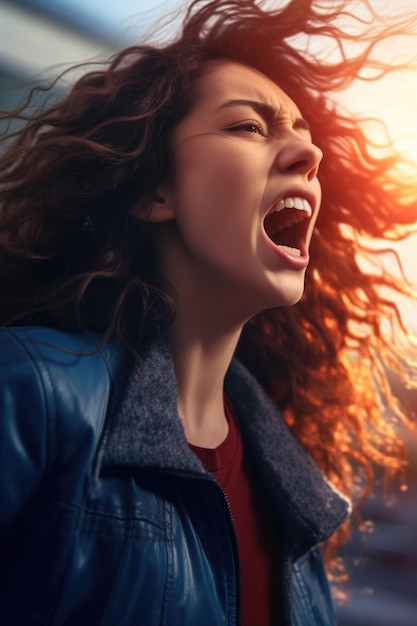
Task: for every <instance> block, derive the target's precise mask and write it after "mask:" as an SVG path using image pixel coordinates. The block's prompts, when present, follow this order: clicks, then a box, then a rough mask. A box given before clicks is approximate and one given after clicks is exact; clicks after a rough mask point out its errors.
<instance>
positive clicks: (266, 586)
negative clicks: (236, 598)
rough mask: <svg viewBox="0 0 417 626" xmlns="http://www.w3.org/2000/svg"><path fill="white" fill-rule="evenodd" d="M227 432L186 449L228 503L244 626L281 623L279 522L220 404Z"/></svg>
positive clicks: (233, 424)
mask: <svg viewBox="0 0 417 626" xmlns="http://www.w3.org/2000/svg"><path fill="white" fill-rule="evenodd" d="M225 408H226V416H227V419H228V422H229V432H228V435H227V437H226V439H225V441H224V442H223V443H222V444H220V446H218V447H217V448H214V449H209V448H200V447H198V446H194V445H191V444H189V445H190V448H191V449H192V450H193V452H194V453H195V454H196V455H197V457H198V458H199V459H200V461H201V462H202V464H203V465H204V467H205V468H206V469H207V470H208V471H209V472H210V473H211V474H212V475H213V476H214V478H215V479H216V481H217V482H218V483H219V485H220V486H221V487H222V488H223V490H224V492H225V493H226V495H227V498H228V500H229V504H230V508H231V510H232V515H233V520H234V523H235V528H236V534H237V541H238V545H239V553H240V571H241V581H240V582H241V589H242V619H243V626H277V625H279V624H281V623H283V619H282V601H281V549H280V548H281V546H280V539H279V533H278V524H277V521H276V518H275V516H274V514H273V512H272V510H271V506H270V504H269V502H268V501H267V498H266V496H265V494H264V492H263V490H262V489H261V486H260V481H259V480H258V477H257V475H256V472H255V468H254V467H253V464H252V462H251V459H250V457H249V455H248V454H247V453H245V452H244V450H243V444H242V437H241V434H240V430H239V425H238V422H237V419H236V416H235V413H234V411H233V408H232V406H231V404H230V402H229V401H228V400H227V399H226V401H225Z"/></svg>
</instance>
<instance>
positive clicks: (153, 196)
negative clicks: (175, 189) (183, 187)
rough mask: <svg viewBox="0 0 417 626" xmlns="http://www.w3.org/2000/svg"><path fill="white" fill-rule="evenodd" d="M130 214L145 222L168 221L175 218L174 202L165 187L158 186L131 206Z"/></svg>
mask: <svg viewBox="0 0 417 626" xmlns="http://www.w3.org/2000/svg"><path fill="white" fill-rule="evenodd" d="M131 214H132V216H133V217H135V218H137V219H140V220H144V221H146V222H153V223H158V222H169V221H171V220H174V219H175V210H174V203H173V201H172V198H171V194H170V193H169V192H168V190H167V189H164V188H162V187H159V188H158V189H156V190H154V191H153V192H151V193H150V194H149V196H146V197H144V198H141V199H140V200H139V202H138V203H137V204H136V205H135V206H134V207H133V209H132V212H131Z"/></svg>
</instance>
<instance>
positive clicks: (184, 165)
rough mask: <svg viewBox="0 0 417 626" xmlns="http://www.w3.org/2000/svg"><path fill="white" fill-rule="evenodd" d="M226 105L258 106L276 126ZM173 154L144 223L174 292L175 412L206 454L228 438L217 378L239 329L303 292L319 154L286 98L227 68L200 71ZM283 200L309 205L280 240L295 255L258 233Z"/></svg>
mask: <svg viewBox="0 0 417 626" xmlns="http://www.w3.org/2000/svg"><path fill="white" fill-rule="evenodd" d="M236 100H239V101H241V100H245V101H247V100H249V101H251V102H261V103H267V104H268V105H270V106H271V107H273V108H274V109H275V110H276V119H274V120H272V119H268V117H269V116H268V115H267V114H265V112H261V111H260V110H259V108H258V106H257V105H252V104H251V105H249V104H242V103H234V104H231V102H234V101H236ZM172 147H173V165H172V168H171V171H170V173H169V175H168V176H167V179H166V180H165V181H164V183H163V184H162V185H161V186H160V188H159V189H158V200H157V201H155V203H154V206H153V209H152V214H151V220H153V221H155V222H159V233H158V236H157V237H156V240H157V245H158V258H159V260H160V269H161V271H162V273H163V274H164V276H165V278H166V279H167V280H168V281H169V283H170V284H171V285H172V286H173V287H174V289H175V291H176V293H177V296H178V311H177V316H176V319H175V322H174V325H173V333H172V337H173V340H172V341H173V354H174V364H175V368H176V373H177V378H178V384H179V398H180V401H179V407H180V414H181V416H182V418H183V421H184V425H185V429H186V433H187V436H188V438H189V441H191V442H192V443H195V444H196V445H201V446H205V447H214V446H216V445H218V444H219V443H221V441H222V440H223V439H224V437H225V436H226V434H227V422H226V420H225V417H224V412H223V379H224V375H225V373H226V370H227V367H228V365H229V363H230V360H231V358H232V355H233V352H234V350H235V348H236V344H237V341H238V339H239V335H240V332H241V330H242V327H243V325H244V323H245V322H246V321H247V320H248V319H250V318H251V317H252V316H253V315H255V314H256V313H258V312H259V311H262V310H265V309H268V308H270V307H275V306H289V305H292V304H294V303H295V302H297V301H298V300H299V298H300V297H301V295H302V293H303V289H304V276H305V271H306V268H307V265H308V260H309V256H308V247H309V243H310V240H311V236H312V233H313V228H314V224H315V221H316V218H317V214H318V210H319V205H320V197H321V196H320V185H319V182H318V179H317V172H318V166H319V163H320V160H321V158H322V153H321V151H320V150H319V149H318V148H317V147H316V146H315V145H314V144H313V143H312V140H311V136H310V132H309V130H308V128H307V127H306V124H305V122H304V121H303V120H302V116H301V113H300V111H299V110H298V108H297V106H296V105H295V104H294V102H293V101H292V100H291V99H290V98H289V97H288V96H287V95H286V94H285V93H284V92H283V91H282V90H281V89H280V88H279V87H278V86H277V85H276V84H275V83H273V82H272V81H271V80H269V79H268V78H267V77H266V76H264V75H263V74H261V73H259V72H257V71H256V70H254V69H252V68H249V67H246V66H243V65H240V64H238V63H234V62H230V61H219V62H216V63H212V64H210V65H208V68H207V72H206V73H205V74H204V75H203V77H202V78H200V80H199V83H198V85H197V92H196V100H195V103H194V105H193V106H192V108H191V110H190V112H189V113H188V114H187V115H186V117H185V118H184V119H183V120H182V121H181V122H180V123H179V125H178V126H177V128H176V129H175V131H174V134H173V138H172ZM288 196H292V197H295V196H297V197H298V196H303V197H307V198H308V199H309V201H310V205H311V208H312V214H311V216H310V218H309V219H307V220H303V223H302V226H301V229H300V230H299V231H298V235H297V236H296V235H291V236H290V237H289V239H287V238H285V236H282V239H283V242H284V243H288V241H290V242H291V247H292V248H296V250H295V249H294V250H288V248H282V247H281V246H280V245H279V243H280V236H281V235H277V240H276V242H274V241H272V239H271V238H270V237H269V236H268V234H267V232H266V230H265V218H266V216H267V215H268V213H270V211H271V209H272V208H273V207H274V205H276V203H277V202H278V201H279V200H280V199H282V198H284V197H288ZM297 228H298V227H297Z"/></svg>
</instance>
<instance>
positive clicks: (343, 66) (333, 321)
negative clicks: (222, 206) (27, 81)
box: [0, 0, 417, 561]
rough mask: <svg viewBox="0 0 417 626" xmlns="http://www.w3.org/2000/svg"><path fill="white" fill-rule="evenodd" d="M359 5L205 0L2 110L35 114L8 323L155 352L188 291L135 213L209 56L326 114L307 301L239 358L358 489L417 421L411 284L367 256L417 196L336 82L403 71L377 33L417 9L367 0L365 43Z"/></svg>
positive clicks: (8, 252)
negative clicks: (174, 33)
mask: <svg viewBox="0 0 417 626" xmlns="http://www.w3.org/2000/svg"><path fill="white" fill-rule="evenodd" d="M343 11H346V12H347V13H349V2H344V1H343V0H342V1H340V2H337V1H336V2H334V1H333V2H326V1H324V2H323V0H291V1H290V2H287V3H285V4H282V5H281V8H276V9H274V10H272V9H268V10H267V9H266V8H265V7H264V6H263V5H262V3H261V2H255V1H254V0H213V1H212V2H207V1H203V0H195V1H194V2H193V3H192V4H191V6H190V7H189V9H188V12H187V14H186V17H185V19H184V22H183V29H182V32H181V34H180V36H179V37H178V38H177V39H176V40H174V41H173V42H171V43H166V44H153V45H151V44H150V43H149V42H148V43H144V44H143V45H135V46H131V47H129V48H127V49H125V50H123V51H122V52H120V53H118V54H116V55H115V56H114V57H113V58H112V59H111V60H110V61H109V62H108V63H106V64H103V65H102V66H99V67H97V68H96V69H94V70H93V71H89V72H88V73H85V74H84V75H83V76H82V77H81V78H79V79H78V80H77V82H75V84H74V85H73V86H72V88H71V90H70V91H69V93H68V95H67V96H66V97H65V98H64V99H63V100H62V101H61V102H59V103H57V104H54V105H52V106H49V108H44V109H41V110H39V111H38V112H37V113H35V114H34V115H31V116H29V115H27V114H26V112H25V111H26V109H25V106H22V107H20V108H19V109H17V110H16V111H14V112H13V113H10V114H8V115H5V116H3V119H10V120H12V119H20V120H24V121H25V122H26V123H25V125H24V127H23V129H21V130H20V131H18V132H11V133H9V136H8V137H7V141H8V149H7V151H6V152H5V153H4V155H3V156H2V157H1V158H0V189H1V214H0V242H1V243H0V276H1V279H0V280H1V285H2V298H1V300H0V323H1V324H3V325H10V324H34V323H36V324H45V325H53V326H55V327H59V328H62V329H70V330H72V329H74V330H76V329H89V330H94V331H99V332H100V333H101V334H102V335H103V336H104V337H109V336H110V335H115V336H117V337H118V339H119V340H120V341H121V342H122V343H123V344H124V345H126V346H130V347H131V346H136V348H137V350H138V351H140V346H141V345H142V344H143V342H144V341H146V340H147V339H148V338H149V337H151V336H153V335H154V334H155V333H157V332H158V329H159V328H160V326H161V325H162V324H167V323H170V321H172V319H173V316H174V315H175V300H174V299H173V298H172V297H171V296H170V291H169V286H167V285H164V282H163V280H162V278H161V277H160V276H158V273H157V271H156V269H155V267H156V266H155V263H154V261H153V245H152V241H153V237H154V236H155V233H154V227H153V226H152V225H149V224H148V223H147V222H146V220H144V221H140V220H137V219H134V218H133V217H132V211H133V210H134V209H135V208H137V207H138V206H140V207H142V208H144V209H146V207H149V206H150V199H151V198H152V196H153V193H154V190H155V189H156V187H157V185H158V183H159V182H160V181H161V180H162V178H163V177H164V174H165V173H166V171H167V168H168V165H169V162H170V158H171V157H170V136H171V132H172V130H173V128H174V127H175V125H176V124H177V123H178V121H179V120H180V119H181V118H182V117H183V116H184V115H185V114H186V112H187V110H188V109H189V107H190V106H191V104H192V94H193V85H194V84H195V81H196V79H198V78H199V77H200V76H201V72H202V68H204V62H205V61H210V60H213V59H232V60H236V61H238V62H242V63H244V64H246V65H248V66H251V67H254V68H256V69H258V70H260V71H261V72H263V73H264V74H266V75H267V76H269V77H270V78H271V79H272V80H273V81H275V82H276V83H277V84H278V85H279V86H280V87H281V88H283V89H284V90H285V91H286V92H287V94H288V95H289V96H290V97H291V98H293V100H294V101H295V102H296V103H297V105H298V107H299V108H300V110H301V112H302V114H303V116H304V117H305V118H306V119H307V121H308V122H309V124H310V126H311V129H312V134H313V138H314V141H315V143H316V144H317V145H318V146H319V147H320V148H321V149H322V150H323V152H324V154H325V158H324V161H323V164H322V166H321V170H320V180H321V184H322V188H323V201H322V209H321V213H320V216H319V220H318V223H317V228H316V232H315V235H314V237H313V241H312V245H311V264H310V268H309V271H308V273H307V279H306V289H305V294H304V296H303V298H302V300H301V301H300V302H299V304H297V305H296V306H293V307H290V308H281V309H272V310H268V311H266V312H263V313H261V314H259V315H257V316H256V317H255V318H254V319H252V320H251V321H250V322H248V323H247V325H246V326H245V328H244V331H243V334H242V337H241V341H240V343H239V346H238V355H239V357H240V359H241V360H242V361H243V362H244V363H245V364H246V366H247V367H248V368H249V369H250V370H251V371H252V372H253V373H254V375H255V376H256V377H257V378H258V379H259V380H260V382H261V383H262V384H263V385H264V387H265V388H266V390H267V391H268V392H269V394H270V395H271V397H272V398H273V399H274V401H275V402H276V403H277V404H278V406H279V407H280V408H281V410H282V411H283V413H284V415H285V418H286V419H287V421H288V423H289V425H290V427H291V428H292V430H293V432H294V433H295V435H296V437H297V438H298V439H299V440H300V441H301V443H302V444H303V445H304V446H305V448H306V449H307V450H308V451H309V453H310V454H311V456H312V457H313V458H314V459H315V460H316V462H317V463H318V464H319V466H320V467H321V468H322V469H323V471H324V472H325V474H326V475H327V476H328V478H329V479H330V480H331V481H332V482H333V483H334V484H335V485H336V486H337V487H338V488H339V489H340V490H341V491H342V492H344V493H345V494H347V495H348V496H350V497H353V498H354V500H355V502H358V501H359V500H360V496H359V491H358V490H359V487H360V488H361V489H362V493H365V492H366V483H367V481H368V482H372V473H373V467H374V466H375V464H376V465H379V466H381V467H382V468H385V469H386V470H387V471H388V474H393V473H395V472H397V471H398V470H401V469H402V468H403V467H404V465H405V461H404V458H403V448H402V444H401V440H400V438H399V436H398V434H397V429H396V427H395V424H396V422H399V421H400V420H406V419H407V418H406V416H405V415H404V411H403V410H402V406H401V400H400V399H399V398H397V397H396V396H395V395H394V394H393V392H392V390H391V386H390V382H389V376H388V374H389V373H390V372H391V373H393V372H394V373H395V375H396V376H397V377H404V378H405V377H406V375H407V368H406V366H405V360H404V359H405V351H404V350H403V348H402V347H401V345H402V344H403V345H405V344H404V339H405V338H406V334H407V333H406V329H405V328H404V325H403V324H402V322H401V317H400V313H399V311H398V308H397V306H396V304H395V296H396V294H398V293H404V294H408V293H410V289H409V286H408V285H407V284H406V282H405V281H400V280H399V279H398V278H394V277H393V276H390V275H388V274H387V273H386V272H385V271H380V270H375V271H374V272H370V271H369V270H367V271H365V270H364V265H363V262H361V256H362V257H366V256H368V257H369V256H373V257H376V256H377V253H376V252H370V251H369V250H368V249H367V246H366V243H365V241H366V238H368V239H369V238H371V239H383V238H386V239H391V240H395V239H401V238H402V237H404V236H405V235H406V234H407V233H408V232H411V231H412V229H413V224H414V223H415V222H416V221H417V206H416V198H415V194H414V196H413V193H412V189H410V188H407V186H406V185H405V183H404V184H402V183H401V184H400V182H399V179H398V178H395V176H394V166H395V163H396V161H395V159H396V157H395V155H393V154H388V152H384V153H379V154H377V152H376V150H375V149H373V148H372V146H371V145H370V142H369V140H368V139H367V137H366V136H365V134H364V132H363V130H362V127H361V124H360V122H359V121H358V120H355V119H354V118H352V117H351V116H349V115H347V113H345V112H344V111H343V109H342V108H341V107H340V106H338V105H336V104H335V102H334V101H333V100H332V97H331V96H332V93H333V94H335V93H336V92H337V91H341V90H343V89H345V88H346V87H348V86H349V85H350V84H351V83H352V81H353V80H354V79H355V77H357V76H359V75H360V74H361V72H362V73H363V72H365V73H366V71H369V70H372V72H373V73H374V75H376V74H379V75H382V74H383V73H384V72H388V71H390V68H389V67H384V65H383V64H381V63H379V64H378V63H376V62H375V61H373V60H372V51H373V47H374V45H375V44H376V42H377V41H378V40H380V39H382V38H384V37H389V36H393V35H395V34H403V33H404V34H406V33H411V32H413V29H414V28H415V23H413V21H412V20H411V19H409V20H406V19H403V20H397V21H396V23H395V24H393V23H390V24H385V25H384V24H383V23H382V22H381V21H378V18H377V16H376V15H374V14H372V9H371V7H370V6H368V4H367V3H366V0H364V1H363V2H362V4H361V5H359V6H358V3H355V5H354V6H353V3H352V9H351V13H352V12H353V11H355V13H356V14H357V15H358V19H357V20H356V24H357V25H358V26H359V25H360V26H361V28H362V36H361V39H360V41H362V42H363V45H362V47H361V48H360V50H359V51H358V46H357V44H356V47H355V48H350V47H349V45H350V44H351V42H352V41H353V40H355V41H357V39H358V33H357V32H354V30H351V31H349V29H346V30H343V21H340V19H339V18H340V16H341V15H342V12H343ZM359 15H360V16H361V17H360V19H359ZM350 17H351V20H355V18H354V17H353V16H352V15H351V16H350ZM325 40H331V41H333V42H334V44H335V45H336V48H337V49H338V50H339V55H340V56H339V58H338V59H336V60H335V59H332V58H327V59H326V55H325V54H321V53H320V50H321V47H320V45H316V44H315V42H317V41H318V42H319V43H320V42H321V43H323V41H325ZM315 50H316V52H315ZM353 50H354V51H355V53H353ZM29 101H30V98H29ZM27 104H28V103H26V105H27ZM381 287H385V288H386V289H385V291H381ZM383 320H388V331H386V332H384V331H383V328H384V324H383ZM389 324H390V326H389ZM389 328H391V331H392V332H391V331H390V330H389ZM395 337H397V339H398V340H397V341H396V340H395ZM361 468H362V470H361ZM361 472H362V473H361ZM358 475H359V476H361V475H362V482H361V484H360V485H359V486H358V483H357V479H356V478H355V476H358ZM347 535H348V527H347V526H346V525H345V527H344V528H343V529H342V531H340V532H339V534H338V535H336V536H335V537H333V538H332V539H331V540H330V542H329V544H328V546H327V550H328V552H327V557H328V560H329V561H330V560H331V559H332V558H333V557H334V556H335V554H336V549H337V547H338V546H339V545H340V543H341V542H342V541H343V539H345V538H346V537H347Z"/></svg>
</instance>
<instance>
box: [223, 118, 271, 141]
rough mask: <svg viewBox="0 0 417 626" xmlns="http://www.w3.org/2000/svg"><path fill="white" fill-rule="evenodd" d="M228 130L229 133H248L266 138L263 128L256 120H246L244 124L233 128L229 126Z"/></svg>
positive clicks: (241, 123)
mask: <svg viewBox="0 0 417 626" xmlns="http://www.w3.org/2000/svg"><path fill="white" fill-rule="evenodd" d="M228 130H231V131H245V132H248V133H254V134H256V135H262V136H263V137H265V136H266V133H265V131H264V128H263V126H262V124H261V123H260V122H258V121H257V120H246V121H245V122H239V123H238V124H235V125H234V126H229V128H228Z"/></svg>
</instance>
